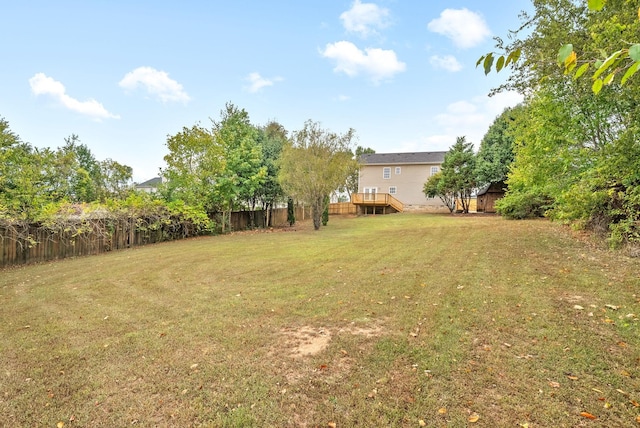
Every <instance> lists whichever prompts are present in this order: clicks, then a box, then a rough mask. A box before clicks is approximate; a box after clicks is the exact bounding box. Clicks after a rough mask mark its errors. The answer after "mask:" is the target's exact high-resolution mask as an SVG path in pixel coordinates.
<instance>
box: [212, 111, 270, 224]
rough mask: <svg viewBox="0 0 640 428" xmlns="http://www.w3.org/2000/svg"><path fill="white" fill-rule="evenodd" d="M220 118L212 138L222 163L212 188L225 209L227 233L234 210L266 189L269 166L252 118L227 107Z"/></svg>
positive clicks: (224, 220) (224, 221)
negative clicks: (265, 182)
mask: <svg viewBox="0 0 640 428" xmlns="http://www.w3.org/2000/svg"><path fill="white" fill-rule="evenodd" d="M220 115H221V119H220V121H217V122H216V121H214V123H213V136H214V142H215V144H216V145H217V146H218V147H219V148H220V150H221V153H222V162H221V169H220V171H219V172H218V173H217V174H216V177H215V181H214V183H213V187H214V191H215V196H216V198H217V200H218V201H219V203H220V205H221V207H222V209H223V221H222V225H223V231H224V227H225V224H228V222H229V220H230V218H231V211H232V210H233V209H234V206H235V205H236V204H237V203H239V202H241V201H250V200H252V199H253V198H254V196H255V194H256V192H257V191H258V189H259V188H260V187H261V186H262V185H263V183H264V181H265V179H266V177H267V166H266V165H263V156H262V146H261V145H260V144H258V130H257V129H256V128H255V127H254V126H253V125H252V124H251V122H250V121H249V114H248V113H247V112H246V111H245V110H244V109H238V108H237V107H236V106H234V105H233V104H231V103H227V104H226V106H225V109H224V110H222V111H221V112H220ZM252 212H253V211H252Z"/></svg>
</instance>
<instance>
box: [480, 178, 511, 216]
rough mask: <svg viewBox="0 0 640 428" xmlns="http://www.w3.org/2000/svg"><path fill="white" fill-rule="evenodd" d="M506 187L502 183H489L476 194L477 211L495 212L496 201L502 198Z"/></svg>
mask: <svg viewBox="0 0 640 428" xmlns="http://www.w3.org/2000/svg"><path fill="white" fill-rule="evenodd" d="M505 188H506V185H505V184H504V181H498V182H495V183H489V184H487V185H486V186H484V187H482V188H481V189H479V190H478V193H476V198H477V208H476V209H477V211H478V212H484V213H495V212H496V207H495V204H496V201H497V200H498V199H500V198H502V197H503V196H504V193H505Z"/></svg>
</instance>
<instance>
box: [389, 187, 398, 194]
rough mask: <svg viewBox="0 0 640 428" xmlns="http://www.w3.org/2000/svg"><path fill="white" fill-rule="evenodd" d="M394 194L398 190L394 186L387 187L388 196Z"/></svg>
mask: <svg viewBox="0 0 640 428" xmlns="http://www.w3.org/2000/svg"><path fill="white" fill-rule="evenodd" d="M396 193H398V188H397V187H396V186H391V187H389V194H390V195H395V194H396Z"/></svg>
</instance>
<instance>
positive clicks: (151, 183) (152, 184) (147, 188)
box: [135, 177, 162, 193]
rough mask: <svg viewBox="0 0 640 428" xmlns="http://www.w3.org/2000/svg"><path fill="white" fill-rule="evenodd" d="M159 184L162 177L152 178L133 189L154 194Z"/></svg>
mask: <svg viewBox="0 0 640 428" xmlns="http://www.w3.org/2000/svg"><path fill="white" fill-rule="evenodd" d="M160 184H162V177H154V178H152V179H151V180H147V181H145V182H142V183H140V184H136V185H135V189H136V190H140V191H142V192H147V193H155V192H156V191H158V186H160Z"/></svg>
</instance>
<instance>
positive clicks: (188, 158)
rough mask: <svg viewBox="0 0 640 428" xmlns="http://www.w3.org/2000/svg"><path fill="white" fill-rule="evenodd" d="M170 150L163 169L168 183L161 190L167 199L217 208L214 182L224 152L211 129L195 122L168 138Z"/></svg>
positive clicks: (212, 208) (209, 209) (207, 208)
mask: <svg viewBox="0 0 640 428" xmlns="http://www.w3.org/2000/svg"><path fill="white" fill-rule="evenodd" d="M167 149H168V150H169V153H168V154H167V155H166V156H165V157H164V160H165V162H166V164H167V167H166V168H165V169H163V170H162V175H163V176H164V178H165V182H164V183H163V184H162V185H161V186H160V188H159V192H160V194H161V195H162V196H163V197H164V198H165V199H166V200H167V201H175V200H182V201H184V202H185V203H187V204H189V205H192V206H201V207H202V208H204V209H205V210H207V211H213V210H214V209H215V208H216V202H215V197H214V192H213V183H214V180H215V176H216V173H217V172H218V171H219V169H220V168H221V167H220V162H221V161H220V159H221V158H222V152H221V150H220V148H219V147H218V146H216V145H215V144H214V142H213V134H212V132H211V131H209V130H207V129H205V128H203V127H201V126H199V125H194V126H193V127H191V128H186V127H185V128H182V131H181V132H179V133H177V134H175V135H172V136H169V137H168V138H167Z"/></svg>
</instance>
